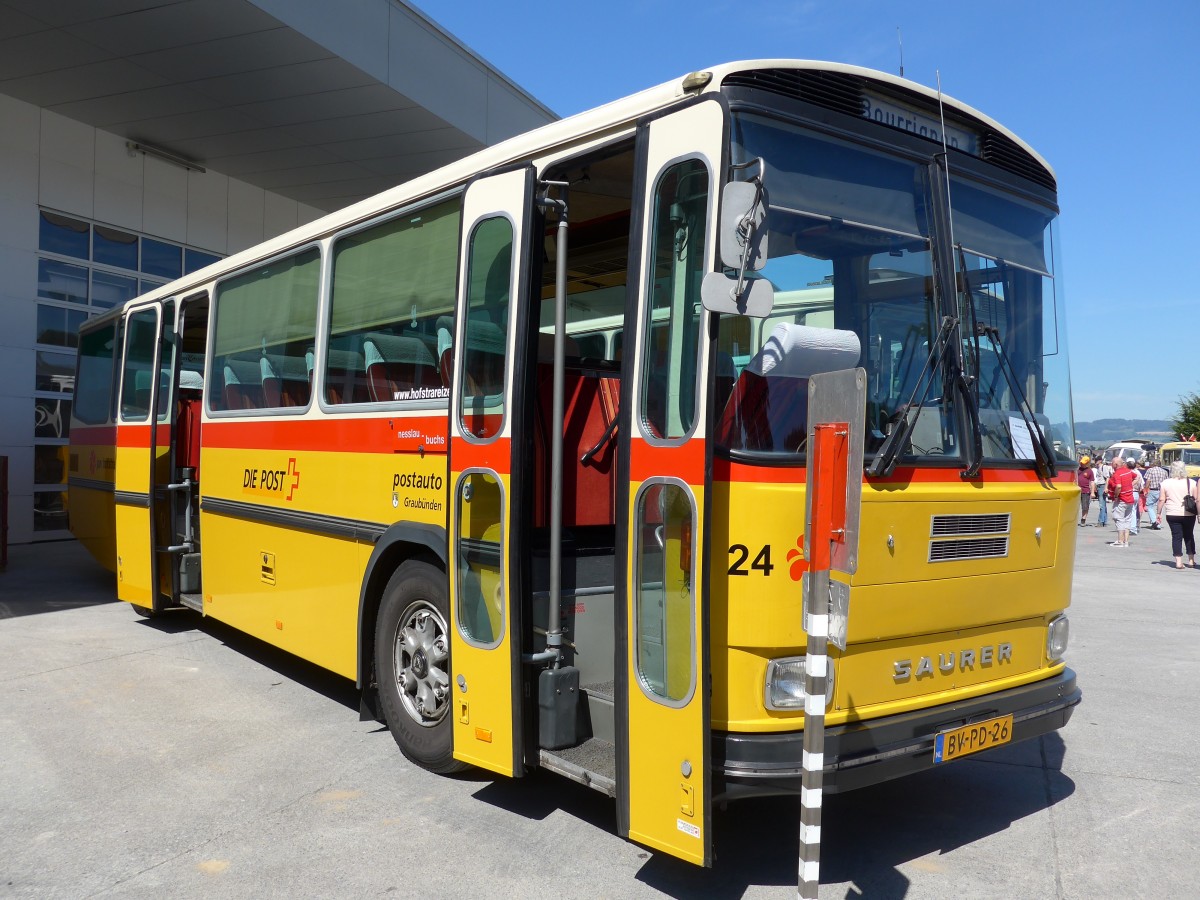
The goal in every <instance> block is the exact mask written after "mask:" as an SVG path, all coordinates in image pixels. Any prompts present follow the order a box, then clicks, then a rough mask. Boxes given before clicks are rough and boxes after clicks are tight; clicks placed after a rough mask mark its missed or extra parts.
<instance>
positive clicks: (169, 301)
mask: <svg viewBox="0 0 1200 900" xmlns="http://www.w3.org/2000/svg"><path fill="white" fill-rule="evenodd" d="M943 123H944V125H943ZM1057 216H1058V207H1057V199H1056V183H1055V176H1054V173H1053V171H1052V170H1051V169H1050V167H1049V166H1048V165H1047V164H1046V163H1045V161H1044V160H1043V159H1042V158H1041V157H1039V156H1038V155H1037V154H1036V153H1035V152H1034V151H1033V150H1032V149H1031V148H1029V147H1028V146H1027V145H1026V144H1024V143H1023V142H1022V141H1021V140H1020V139H1019V138H1018V137H1017V136H1015V135H1014V134H1012V133H1011V132H1009V131H1008V130H1006V129H1005V128H1004V127H1003V126H1001V125H999V124H998V123H996V122H995V121H993V120H991V119H989V118H988V117H986V116H984V115H983V114H981V113H979V112H977V111H975V110H973V109H971V108H970V107H968V106H966V105H963V104H961V103H959V102H957V101H954V100H952V99H950V98H944V105H943V102H942V99H941V98H939V96H938V95H937V94H936V93H935V92H932V91H930V90H928V89H926V88H924V87H921V86H919V85H916V84H914V83H912V82H909V81H904V80H902V79H898V78H895V77H893V76H890V75H886V74H883V73H880V72H873V71H869V70H865V69H860V68H855V67H851V66H843V65H836V64H830V63H816V62H805V61H787V60H768V61H757V62H744V63H733V64H728V65H723V66H719V67H715V68H713V69H709V70H704V71H699V72H694V73H691V74H689V75H687V76H686V77H684V78H681V79H678V80H676V81H673V82H671V83H668V84H665V85H662V86H660V87H657V88H653V89H650V90H647V91H645V92H642V93H640V94H637V95H634V96H632V97H629V98H627V99H624V100H620V101H617V102H615V103H612V104H609V105H607V106H604V107H601V108H600V109H596V110H593V111H591V112H587V113H583V114H581V115H578V116H575V117H572V118H570V119H566V120H564V121H561V122H557V123H554V124H552V125H548V126H546V127H544V128H542V129H539V130H537V131H534V132H530V133H529V134H526V135H523V136H520V137H517V138H514V139H512V140H509V141H506V142H504V143H502V144H499V145H497V146H495V147H491V148H489V149H487V150H484V151H482V152H480V153H478V154H475V155H474V156H470V157H468V158H466V159H463V160H461V161H459V162H457V163H454V164H452V165H449V166H447V167H445V168H443V169H439V170H437V171H435V172H432V173H430V174H428V175H425V176H422V177H420V178H418V179H416V180H414V181H412V182H409V183H407V184H404V185H401V186H399V187H396V188H394V189H392V190H390V191H388V192H385V193H383V194H380V195H378V196H376V197H372V198H370V199H368V200H365V201H363V202H361V203H358V204H355V205H353V206H350V207H348V208H346V209H344V210H342V211H340V212H337V213H334V214H332V215H329V216H326V217H325V218H323V219H320V220H318V221H315V222H313V223H310V224H308V225H305V226H302V227H301V228H298V229H296V230H295V231H293V232H290V233H288V234H285V235H283V236H281V237H279V238H276V239H273V240H271V241H268V242H266V243H264V244H262V245H260V246H257V247H254V248H251V249H249V250H246V251H244V252H241V253H238V254H237V255H235V256H232V257H230V258H228V259H225V260H221V261H220V262H218V263H216V264H214V265H212V266H209V267H208V268H206V269H203V270H201V271H199V272H196V273H193V274H190V275H187V276H185V277H184V278H182V279H180V280H179V281H176V282H174V283H172V284H169V285H166V286H164V287H162V288H159V289H156V290H154V291H153V292H151V293H148V294H146V295H144V296H141V297H138V298H136V299H134V300H132V301H130V302H129V303H128V304H126V305H125V306H124V307H123V308H120V309H116V310H113V311H111V312H110V313H108V314H106V315H104V316H102V317H100V318H98V319H95V320H92V321H90V322H88V323H86V324H85V326H84V327H83V329H82V331H81V338H80V349H79V369H78V373H77V381H76V387H75V403H74V407H73V409H72V428H71V448H70V456H69V473H68V474H69V479H68V480H69V486H70V497H71V499H70V516H71V527H72V529H73V530H74V532H75V534H77V535H78V536H79V538H80V540H81V541H83V542H84V543H85V544H86V545H87V546H88V547H89V549H91V551H92V552H93V553H94V554H95V556H96V557H97V559H99V560H100V561H101V562H102V563H104V564H105V565H108V566H109V567H110V568H112V569H113V570H114V571H115V572H116V575H117V590H118V595H119V596H120V598H121V599H123V600H126V601H128V602H129V603H131V604H132V605H133V606H134V607H135V608H136V609H137V610H138V611H139V612H140V613H142V614H143V615H159V614H161V613H163V612H164V611H165V610H167V609H170V608H172V607H185V608H189V609H192V610H195V611H197V612H199V613H200V614H203V615H205V616H212V617H214V618H216V619H219V620H220V621H222V622H226V623H228V624H230V625H232V626H233V627H236V628H238V629H241V630H243V631H245V632H246V633H248V634H251V635H254V636H256V637H258V638H260V639H261V640H264V641H266V642H268V643H270V644H273V645H275V646H278V647H281V648H283V649H285V650H287V651H290V652H291V653H294V654H296V655H297V656H300V657H302V658H304V659H307V660H310V661H312V662H314V663H317V664H319V665H321V666H324V667H325V668H327V669H329V670H331V671H332V672H335V673H338V674H339V675H342V676H344V677H346V678H349V679H353V680H354V681H355V682H356V684H357V685H358V687H359V688H360V689H361V692H362V697H363V703H364V706H365V708H366V709H368V710H370V711H371V712H372V713H373V714H375V715H377V716H379V717H380V718H382V719H383V720H384V721H386V722H387V724H388V726H389V728H390V729H391V732H392V734H393V736H394V737H395V740H396V742H397V744H398V745H399V747H400V749H401V750H402V751H403V753H404V754H405V755H406V756H407V757H409V758H410V759H412V760H414V761H415V762H417V763H418V764H420V765H422V766H425V767H426V768H428V769H431V770H433V771H437V772H452V771H455V770H457V769H459V768H462V767H463V766H466V765H473V766H478V767H480V768H483V769H486V770H490V771H493V772H497V773H500V774H503V775H506V776H512V777H521V776H524V775H526V774H528V773H529V772H531V771H533V770H534V769H538V768H546V769H550V770H552V771H555V772H558V773H560V774H562V775H563V776H565V777H567V778H569V779H573V780H575V781H578V782H581V783H583V784H586V785H588V786H590V787H592V788H594V789H597V790H599V791H602V792H604V793H606V794H608V795H610V796H612V797H614V798H615V799H616V802H617V810H618V829H619V831H620V833H621V834H622V835H626V836H628V837H630V838H631V839H634V840H637V841H639V842H641V843H643V844H645V845H647V846H650V847H653V848H656V849H658V850H661V851H664V852H666V853H670V854H674V855H676V856H679V857H681V858H683V859H687V860H690V861H692V862H694V863H697V864H702V865H704V864H708V863H709V862H710V861H711V859H712V812H713V808H714V804H715V803H721V802H724V801H727V800H730V799H737V798H739V797H747V796H756V795H763V794H779V793H790V792H795V791H797V790H798V788H799V783H800V774H801V748H802V739H803V727H804V712H803V701H804V698H803V676H804V663H805V658H804V652H805V646H806V637H805V634H804V632H803V629H802V627H801V619H802V616H801V610H802V595H801V577H802V574H803V570H804V559H803V545H804V529H805V524H804V513H803V510H804V483H805V468H804V467H805V443H806V425H807V422H806V415H807V380H808V378H809V377H810V376H811V375H813V374H815V373H818V372H823V371H829V370H833V369H843V368H853V367H856V366H861V367H862V368H863V369H864V370H865V372H866V376H867V412H866V416H867V421H866V423H865V426H866V427H865V434H866V447H865V459H866V465H865V468H864V473H863V477H862V495H863V496H862V500H863V502H862V513H861V538H860V545H859V563H858V571H857V573H856V574H855V575H854V576H853V577H852V578H851V579H849V597H850V601H849V620H848V632H847V637H846V640H847V643H846V648H845V649H844V650H836V649H834V650H832V654H831V674H832V679H831V687H830V698H829V709H828V714H827V718H826V727H827V740H826V752H825V754H824V765H825V784H826V788H827V789H828V790H847V789H850V788H855V787H859V786H863V785H869V784H873V783H876V782H879V781H882V780H884V779H887V778H892V777H896V776H900V775H904V774H907V773H912V772H917V771H922V770H925V769H929V768H931V767H933V766H935V765H940V764H942V763H941V762H940V761H935V754H934V744H935V739H936V738H937V736H938V735H958V734H965V733H968V732H972V731H973V730H974V731H978V732H979V733H983V731H985V730H986V731H988V732H989V733H991V734H993V736H996V735H999V736H1000V737H998V738H997V740H999V741H1000V742H1008V741H1015V740H1023V739H1027V738H1031V737H1035V736H1038V735H1043V734H1046V733H1048V732H1050V731H1052V730H1054V729H1057V728H1060V727H1062V726H1063V725H1064V724H1065V723H1066V722H1067V720H1068V718H1069V717H1070V715H1071V713H1072V710H1073V708H1074V706H1075V705H1076V704H1077V703H1078V702H1079V701H1080V696H1081V695H1080V691H1079V689H1078V687H1077V685H1076V681H1075V676H1074V673H1073V672H1072V671H1071V670H1070V669H1069V668H1067V667H1066V665H1065V662H1064V654H1065V650H1066V644H1067V637H1068V625H1067V618H1066V615H1065V610H1066V608H1067V606H1068V605H1069V602H1070V596H1071V579H1072V563H1073V558H1074V549H1075V537H1076V527H1075V520H1076V516H1077V514H1078V489H1077V487H1076V486H1075V481H1074V471H1075V464H1074V462H1073V460H1072V459H1071V458H1070V456H1069V455H1067V454H1069V453H1070V452H1071V448H1073V447H1074V440H1073V424H1072V414H1071V400H1070V398H1071V391H1070V383H1069V373H1068V359H1067V342H1066V333H1065V322H1066V314H1065V309H1064V305H1063V295H1062V290H1061V286H1060V281H1059V279H1058V274H1059V265H1058V261H1057V255H1056V254H1057V232H1056V227H1057V226H1056V221H1057ZM756 223H757V224H756ZM731 235H732V236H734V237H733V238H730V237H729V236H731ZM738 235H740V237H738ZM951 235H953V242H952V239H951ZM568 236H569V237H568ZM723 236H724V237H723ZM751 237H752V238H753V239H752V240H751ZM730 241H732V242H730ZM739 241H740V242H741V245H743V246H742V249H741V250H740V251H739V250H738V246H739V244H738V242H739ZM726 245H728V246H726ZM730 247H732V248H733V249H732V251H731V250H730V249H729V248H730ZM747 298H748V299H747ZM748 313H753V315H749V314H748ZM994 723H1005V724H1006V727H1004V728H996V729H984V728H983V727H982V726H985V725H990V724H994ZM980 746H981V747H987V746H990V743H989V742H982V743H981V744H980ZM938 759H940V757H939V758H938Z"/></svg>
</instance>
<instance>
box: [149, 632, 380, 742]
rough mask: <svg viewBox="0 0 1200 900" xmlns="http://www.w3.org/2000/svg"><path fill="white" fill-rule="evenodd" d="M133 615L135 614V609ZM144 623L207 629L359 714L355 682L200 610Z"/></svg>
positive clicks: (225, 642)
mask: <svg viewBox="0 0 1200 900" xmlns="http://www.w3.org/2000/svg"><path fill="white" fill-rule="evenodd" d="M130 615H131V616H132V615H135V614H134V613H133V612H132V610H131V611H130ZM140 622H141V624H142V625H144V626H145V627H147V628H153V629H155V630H156V631H161V632H163V633H164V634H180V633H182V632H186V631H200V632H203V633H204V634H207V635H208V636H209V637H211V638H212V639H213V640H215V641H219V642H220V643H221V644H223V645H224V646H226V647H228V648H229V649H230V650H232V651H233V652H235V653H237V654H239V655H241V656H244V657H246V658H247V659H250V660H253V661H254V662H256V663H258V664H259V665H261V666H264V667H265V668H268V669H271V670H272V671H274V672H277V673H279V674H280V675H281V676H283V677H284V678H287V679H288V680H289V681H294V682H296V683H297V684H299V685H301V686H303V687H305V688H307V689H308V690H310V691H313V692H315V693H317V694H320V695H321V696H322V697H325V698H326V699H328V700H332V701H334V702H335V703H338V704H340V705H342V706H345V707H346V708H347V709H351V710H353V711H354V712H355V713H356V714H357V713H358V709H359V691H358V688H356V687H355V686H354V682H353V681H351V680H349V679H347V678H343V677H342V676H340V675H338V674H336V673H334V672H330V671H329V670H328V669H323V668H321V667H320V666H318V665H317V664H316V663H311V662H308V661H307V660H303V659H300V657H298V656H293V655H292V654H291V653H288V652H287V651H286V650H280V649H279V648H278V647H273V646H271V645H270V644H268V643H266V642H265V641H261V640H259V639H258V638H256V637H253V636H251V635H249V634H246V633H245V632H242V631H238V630H237V629H235V628H233V627H232V626H229V625H226V624H224V623H222V622H218V621H217V620H216V619H210V618H208V617H207V616H201V615H200V614H199V613H198V612H194V611H192V610H190V609H168V610H166V611H164V612H162V613H160V614H158V615H156V616H154V617H153V618H150V619H141V620H140ZM385 730H386V727H385Z"/></svg>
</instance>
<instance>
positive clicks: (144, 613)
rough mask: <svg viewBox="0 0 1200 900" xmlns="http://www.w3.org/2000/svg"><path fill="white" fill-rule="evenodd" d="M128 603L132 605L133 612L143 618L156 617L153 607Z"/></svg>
mask: <svg viewBox="0 0 1200 900" xmlns="http://www.w3.org/2000/svg"><path fill="white" fill-rule="evenodd" d="M129 605H130V606H132V607H133V611H134V612H135V613H137V614H138V615H139V616H141V617H142V618H143V619H153V618H154V617H156V616H157V615H158V613H157V612H155V611H154V610H153V609H151V608H150V607H148V606H138V605H137V604H136V603H130V604H129Z"/></svg>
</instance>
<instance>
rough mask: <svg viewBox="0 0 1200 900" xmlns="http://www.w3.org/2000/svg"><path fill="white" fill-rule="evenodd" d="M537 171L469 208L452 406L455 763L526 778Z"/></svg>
mask: <svg viewBox="0 0 1200 900" xmlns="http://www.w3.org/2000/svg"><path fill="white" fill-rule="evenodd" d="M533 187H534V175H533V169H532V167H523V168H520V169H514V170H510V171H508V172H504V173H502V174H496V175H488V176H485V177H481V178H478V179H476V180H474V181H472V182H471V183H470V184H468V185H467V189H466V192H465V194H464V197H463V216H462V239H461V240H462V245H461V247H460V252H459V270H458V316H457V318H458V322H457V329H456V330H457V334H456V336H455V346H456V348H457V349H456V352H455V362H456V365H455V368H454V379H453V384H452V388H451V402H450V484H451V490H450V511H449V512H450V572H449V575H450V610H451V613H450V615H451V628H450V632H451V644H450V651H451V666H452V671H453V683H452V684H451V685H450V692H451V695H452V699H451V706H450V715H451V716H452V717H453V720H454V758H455V759H458V760H461V761H463V762H468V763H472V764H474V765H477V766H481V767H482V768H485V769H490V770H491V771H493V772H499V773H501V774H504V775H520V774H522V772H523V767H522V750H523V748H522V742H521V735H522V726H521V632H520V626H521V623H520V603H519V601H518V599H517V597H516V595H515V592H514V590H513V587H514V585H513V579H514V573H516V572H518V571H519V568H520V566H519V556H518V551H521V552H524V551H525V550H526V548H525V544H524V542H523V541H518V540H515V539H514V537H515V536H514V533H513V530H512V527H511V525H512V521H513V514H512V509H513V502H514V498H515V497H518V496H519V495H520V491H521V490H522V489H523V484H522V481H523V478H524V475H523V473H522V471H521V467H520V466H518V465H514V457H513V453H514V447H515V446H516V445H517V444H518V443H519V442H518V441H514V440H513V439H512V434H513V420H514V418H516V416H517V412H518V410H517V408H516V405H515V404H514V402H513V385H514V384H515V383H518V381H519V375H520V371H521V366H520V357H518V350H519V349H520V347H519V343H521V342H519V341H518V335H519V334H521V333H522V331H523V329H522V328H521V327H520V323H521V322H523V321H524V308H525V306H526V305H527V304H526V301H525V297H526V293H527V282H528V264H527V263H528V256H529V255H528V254H527V253H526V252H524V251H523V250H522V248H523V247H524V246H525V245H526V241H527V236H528V235H529V233H530V220H529V217H530V208H531V203H532V197H533Z"/></svg>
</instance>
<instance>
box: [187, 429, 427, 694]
mask: <svg viewBox="0 0 1200 900" xmlns="http://www.w3.org/2000/svg"><path fill="white" fill-rule="evenodd" d="M201 459H202V462H201V481H200V484H201V492H202V499H201V514H200V522H201V525H200V533H201V536H202V538H201V540H202V544H201V553H202V568H203V579H204V612H205V615H210V616H212V617H213V618H215V619H218V620H220V621H222V622H226V623H228V624H230V625H232V626H233V627H235V628H238V629H240V630H243V631H245V632H247V633H248V634H252V635H254V636H255V637H257V638H260V639H261V640H264V641H266V642H267V643H270V644H273V645H274V646H276V647H279V648H281V649H283V650H287V651H288V652H289V653H294V654H296V655H297V656H300V657H303V658H304V659H307V660H309V661H311V662H314V663H316V664H317V665H320V666H323V667H325V668H327V669H330V670H331V671H334V672H337V673H338V674H339V675H344V676H345V677H347V678H351V679H353V678H356V677H357V673H358V624H359V622H358V613H359V602H360V595H361V589H362V583H363V577H364V575H365V573H366V565H367V561H368V560H369V559H370V556H371V551H372V549H373V543H372V540H373V539H372V538H371V537H370V536H368V535H366V534H364V535H363V536H362V538H361V539H356V538H354V537H351V536H348V535H346V536H339V535H335V534H329V533H323V532H322V531H320V530H318V529H314V530H309V529H306V528H303V527H298V526H297V525H294V524H271V523H268V522H261V521H251V520H249V519H247V518H243V517H239V516H234V515H228V514H225V513H214V512H211V511H208V510H206V509H205V506H204V501H205V500H207V499H210V498H212V499H221V500H227V501H235V502H239V503H243V504H252V505H253V506H254V507H255V508H257V510H258V511H260V512H263V511H266V512H269V511H271V510H282V511H287V512H291V513H302V514H304V513H306V514H310V515H313V516H315V517H317V518H318V519H319V520H324V521H326V522H343V523H344V522H359V523H364V524H365V525H368V526H371V527H373V528H374V529H375V530H376V533H378V530H382V529H383V528H385V527H386V526H387V525H390V524H391V523H393V522H396V521H410V522H422V523H426V524H433V525H438V526H441V527H444V526H445V475H446V458H445V456H443V455H440V454H426V455H425V456H424V457H423V458H422V457H419V456H418V455H417V454H415V453H403V454H384V453H349V452H338V451H316V450H302V451H296V450H286V449H285V450H273V449H272V450H264V449H252V450H245V449H230V448H225V447H205V448H204V450H203V451H202V456H201ZM410 475H411V476H414V477H412V478H410V477H409V476H410ZM420 477H423V478H424V479H425V481H424V483H428V484H437V485H439V487H438V488H437V489H436V490H435V489H432V488H430V489H424V488H421V489H417V488H411V487H410V488H403V489H401V488H399V487H398V483H399V482H401V481H403V482H404V483H407V484H412V483H414V482H417V481H418V480H419V478H420ZM289 495H290V499H289ZM366 637H367V641H368V642H370V641H371V640H372V639H373V636H372V635H367V636H366Z"/></svg>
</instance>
